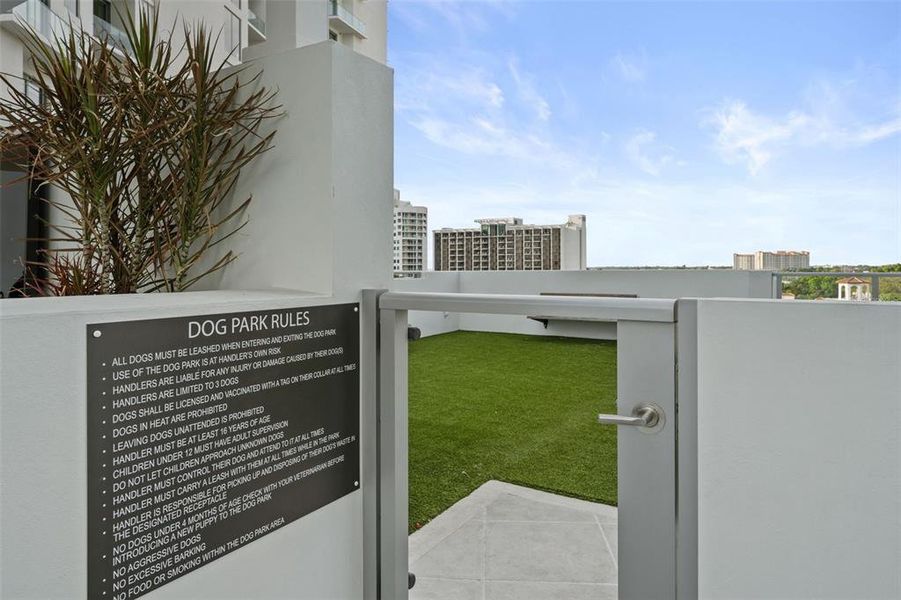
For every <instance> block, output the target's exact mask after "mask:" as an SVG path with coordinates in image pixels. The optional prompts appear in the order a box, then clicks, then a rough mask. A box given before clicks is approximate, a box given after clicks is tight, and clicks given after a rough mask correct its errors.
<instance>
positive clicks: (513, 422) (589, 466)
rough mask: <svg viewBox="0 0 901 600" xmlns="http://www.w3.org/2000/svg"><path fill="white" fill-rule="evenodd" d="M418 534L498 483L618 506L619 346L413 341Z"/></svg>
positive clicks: (466, 336)
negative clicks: (612, 417)
mask: <svg viewBox="0 0 901 600" xmlns="http://www.w3.org/2000/svg"><path fill="white" fill-rule="evenodd" d="M409 352H410V354H409V356H410V363H409V376H410V388H409V399H410V400H409V402H410V409H409V410H410V413H409V418H410V530H411V531H412V530H414V529H417V528H418V527H420V526H422V525H424V524H425V523H427V522H428V521H429V520H430V519H432V518H434V517H435V516H436V515H438V514H439V513H441V512H442V511H444V510H445V509H447V508H448V507H449V506H450V505H452V504H453V503H455V502H456V501H458V500H460V499H461V498H463V497H465V496H467V495H468V494H469V493H471V492H472V491H473V490H475V489H476V488H477V487H479V486H480V485H482V484H483V483H485V482H486V481H488V480H490V479H497V480H501V481H507V482H510V483H516V484H520V485H525V486H529V487H533V488H538V489H543V490H549V491H553V492H557V493H562V494H566V495H568V496H575V497H577V498H584V499H587V500H594V501H598V502H604V503H606V504H616V428H615V427H602V426H600V425H598V424H597V422H596V417H597V414H598V413H600V412H606V413H614V412H616V410H615V406H614V403H615V399H616V343H615V342H605V341H593V340H578V339H571V338H553V337H540V336H528V335H511V334H503V333H476V332H463V331H460V332H454V333H448V334H445V335H439V336H434V337H429V338H424V339H421V340H419V341H416V342H411V343H410V344H409Z"/></svg>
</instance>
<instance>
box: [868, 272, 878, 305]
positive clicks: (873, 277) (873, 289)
mask: <svg viewBox="0 0 901 600" xmlns="http://www.w3.org/2000/svg"><path fill="white" fill-rule="evenodd" d="M870 300H872V301H873V302H877V301H878V300H879V275H877V274H876V273H870Z"/></svg>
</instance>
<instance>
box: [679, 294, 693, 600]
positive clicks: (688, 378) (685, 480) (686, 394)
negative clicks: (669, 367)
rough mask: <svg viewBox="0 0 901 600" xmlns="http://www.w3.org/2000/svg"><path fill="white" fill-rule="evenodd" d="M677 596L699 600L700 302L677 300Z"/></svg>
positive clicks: (681, 598)
mask: <svg viewBox="0 0 901 600" xmlns="http://www.w3.org/2000/svg"><path fill="white" fill-rule="evenodd" d="M676 413H677V415H676V484H677V485H676V597H677V598H679V599H680V600H683V599H685V600H687V599H690V598H697V597H698V301H697V300H677V301H676Z"/></svg>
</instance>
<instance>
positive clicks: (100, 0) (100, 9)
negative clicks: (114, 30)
mask: <svg viewBox="0 0 901 600" xmlns="http://www.w3.org/2000/svg"><path fill="white" fill-rule="evenodd" d="M94 16H95V17H97V18H98V19H102V20H104V21H106V22H107V23H111V22H112V20H113V4H112V2H110V0H94Z"/></svg>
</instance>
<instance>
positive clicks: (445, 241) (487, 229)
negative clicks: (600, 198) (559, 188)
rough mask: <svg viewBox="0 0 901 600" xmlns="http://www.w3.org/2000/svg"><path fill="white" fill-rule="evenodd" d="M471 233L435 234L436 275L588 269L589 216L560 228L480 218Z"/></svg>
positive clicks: (576, 217) (572, 218) (573, 217)
mask: <svg viewBox="0 0 901 600" xmlns="http://www.w3.org/2000/svg"><path fill="white" fill-rule="evenodd" d="M476 223H478V224H479V227H476V228H471V229H448V228H445V229H438V230H435V231H434V232H433V234H434V244H435V270H436V271H580V270H584V269H586V268H587V259H586V229H585V215H570V216H569V218H568V219H567V221H566V223H563V224H560V225H526V224H523V222H522V219H520V218H517V217H510V218H502V219H478V220H476Z"/></svg>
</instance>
